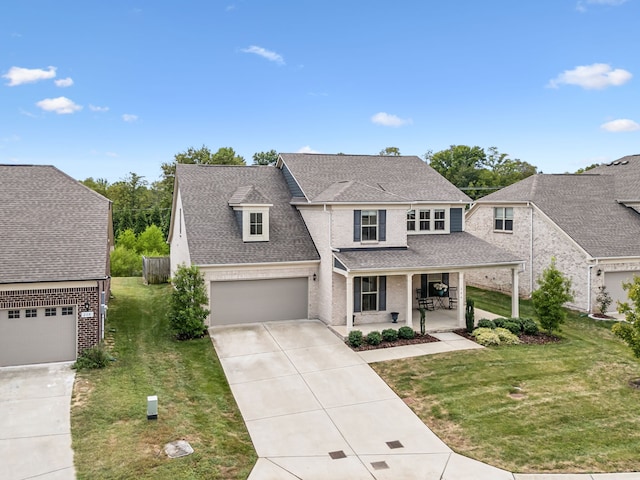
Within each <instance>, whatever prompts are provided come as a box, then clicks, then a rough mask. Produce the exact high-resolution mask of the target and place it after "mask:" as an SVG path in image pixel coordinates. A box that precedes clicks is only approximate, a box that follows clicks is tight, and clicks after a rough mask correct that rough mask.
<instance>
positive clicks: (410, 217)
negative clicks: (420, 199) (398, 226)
mask: <svg viewBox="0 0 640 480" xmlns="http://www.w3.org/2000/svg"><path fill="white" fill-rule="evenodd" d="M407 231H408V232H415V231H416V211H415V210H409V211H408V212H407Z"/></svg>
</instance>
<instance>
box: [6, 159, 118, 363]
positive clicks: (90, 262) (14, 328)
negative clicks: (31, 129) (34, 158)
mask: <svg viewBox="0 0 640 480" xmlns="http://www.w3.org/2000/svg"><path fill="white" fill-rule="evenodd" d="M0 205H1V208H0V225H1V227H0V366H7V365H22V364H32V363H48V362H59V361H70V360H75V359H76V357H77V355H78V354H79V353H80V352H82V351H83V350H85V349H86V348H89V347H92V346H94V345H96V344H97V343H98V342H99V341H100V339H101V338H102V337H103V333H104V332H103V328H104V314H105V308H106V307H105V306H104V305H105V304H106V298H108V293H109V252H110V249H111V247H112V245H113V231H112V223H111V218H112V216H111V202H110V201H109V200H108V199H106V198H104V197H103V196H101V195H99V194H97V193H96V192H94V191H92V190H90V189H89V188H87V187H85V186H84V185H82V184H81V183H79V182H77V181H76V180H74V179H72V178H71V177H69V176H67V175H66V174H64V173H63V172H61V171H60V170H58V169H56V168H55V167H52V166H41V165H0Z"/></svg>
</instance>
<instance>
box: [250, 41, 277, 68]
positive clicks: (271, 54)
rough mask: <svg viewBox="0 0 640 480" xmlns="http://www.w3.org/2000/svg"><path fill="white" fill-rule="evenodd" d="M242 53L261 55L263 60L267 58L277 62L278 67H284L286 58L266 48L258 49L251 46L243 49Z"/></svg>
mask: <svg viewBox="0 0 640 480" xmlns="http://www.w3.org/2000/svg"><path fill="white" fill-rule="evenodd" d="M242 51H243V52H244V53H253V54H255V55H259V56H261V57H262V58H266V59H267V60H269V61H270V62H275V63H277V64H278V65H284V64H285V63H284V58H282V55H280V54H279V53H276V52H272V51H271V50H267V49H266V48H262V47H258V46H256V45H251V46H250V47H249V48H243V49H242Z"/></svg>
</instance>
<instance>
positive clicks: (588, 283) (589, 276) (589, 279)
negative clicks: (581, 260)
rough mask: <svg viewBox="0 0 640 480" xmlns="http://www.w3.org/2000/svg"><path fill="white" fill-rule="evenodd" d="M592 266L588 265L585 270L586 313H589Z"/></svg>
mask: <svg viewBox="0 0 640 480" xmlns="http://www.w3.org/2000/svg"><path fill="white" fill-rule="evenodd" d="M592 268H593V265H589V268H588V269H587V313H592V312H591V269H592Z"/></svg>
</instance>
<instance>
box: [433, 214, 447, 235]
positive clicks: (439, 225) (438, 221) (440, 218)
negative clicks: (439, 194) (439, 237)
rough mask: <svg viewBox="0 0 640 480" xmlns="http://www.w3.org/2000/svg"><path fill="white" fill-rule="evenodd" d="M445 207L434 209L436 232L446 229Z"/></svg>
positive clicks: (434, 227)
mask: <svg viewBox="0 0 640 480" xmlns="http://www.w3.org/2000/svg"><path fill="white" fill-rule="evenodd" d="M445 212H446V211H445V209H444V208H437V209H435V210H434V211H433V229H434V230H435V231H436V232H442V231H444V230H446V213H445Z"/></svg>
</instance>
